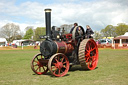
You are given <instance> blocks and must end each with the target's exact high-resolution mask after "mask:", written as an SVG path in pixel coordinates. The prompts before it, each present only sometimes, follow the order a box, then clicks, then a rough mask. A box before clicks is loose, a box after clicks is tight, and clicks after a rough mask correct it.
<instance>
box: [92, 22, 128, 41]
mask: <svg viewBox="0 0 128 85" xmlns="http://www.w3.org/2000/svg"><path fill="white" fill-rule="evenodd" d="M126 32H128V25H126V24H125V23H119V24H117V26H113V25H107V26H106V27H105V28H104V29H101V30H100V31H99V32H98V31H94V38H95V40H98V39H101V38H103V37H106V38H107V37H117V36H120V35H124V34H125V33H126Z"/></svg>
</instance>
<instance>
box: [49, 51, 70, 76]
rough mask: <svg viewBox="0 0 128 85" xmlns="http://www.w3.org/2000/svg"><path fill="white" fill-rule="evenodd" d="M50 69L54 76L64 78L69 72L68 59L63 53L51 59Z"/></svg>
mask: <svg viewBox="0 0 128 85" xmlns="http://www.w3.org/2000/svg"><path fill="white" fill-rule="evenodd" d="M48 68H49V70H50V72H51V73H52V75H54V76H57V77H62V76H64V75H66V73H67V72H68V70H69V61H68V58H67V57H66V56H65V55H64V54H62V53H57V54H55V55H53V56H52V57H51V58H50V60H49V63H48Z"/></svg>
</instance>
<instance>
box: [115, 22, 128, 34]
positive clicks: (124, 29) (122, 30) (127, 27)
mask: <svg viewBox="0 0 128 85" xmlns="http://www.w3.org/2000/svg"><path fill="white" fill-rule="evenodd" d="M117 25H118V26H116V27H115V28H116V31H115V32H116V34H117V35H118V36H119V35H124V34H125V32H128V25H126V24H124V23H119V24H117Z"/></svg>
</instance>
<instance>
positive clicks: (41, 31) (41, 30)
mask: <svg viewBox="0 0 128 85" xmlns="http://www.w3.org/2000/svg"><path fill="white" fill-rule="evenodd" d="M45 34H46V29H45V27H37V28H36V29H35V35H34V40H35V41H40V38H39V36H41V35H45Z"/></svg>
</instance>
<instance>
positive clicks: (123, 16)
mask: <svg viewBox="0 0 128 85" xmlns="http://www.w3.org/2000/svg"><path fill="white" fill-rule="evenodd" d="M56 1H57V0H56ZM66 1H67V0H65V1H63V2H66ZM73 1H76V2H77V1H78V0H72V1H70V2H69V3H61V4H59V3H53V4H43V3H38V2H30V1H29V2H24V3H22V4H20V5H18V6H17V5H15V3H14V2H12V3H9V2H7V3H6V5H5V4H3V2H0V10H1V11H0V19H1V21H0V27H1V26H2V25H3V24H6V23H7V21H10V22H14V23H18V24H19V25H20V26H21V27H20V28H21V29H22V30H23V29H24V28H25V27H26V26H32V25H33V26H35V27H36V26H37V27H41V26H45V20H44V9H45V8H51V9H52V17H51V18H52V25H56V26H60V25H62V24H72V23H74V22H78V23H79V24H80V25H82V26H83V27H86V25H87V24H88V25H90V26H91V27H92V29H94V30H100V29H103V28H105V26H107V25H109V24H112V25H117V24H118V23H122V22H123V23H128V17H127V15H128V6H127V5H126V3H128V1H127V0H124V1H121V0H113V1H110V0H106V1H103V0H94V1H91V2H87V1H84V0H83V1H84V2H83V1H81V2H79V3H72V2H73ZM59 2H61V1H59ZM2 14H5V16H4V15H2ZM14 19H15V20H17V21H15V20H14ZM18 20H19V22H18Z"/></svg>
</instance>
